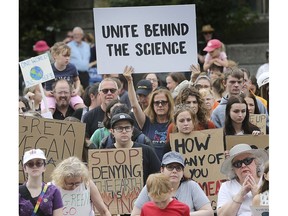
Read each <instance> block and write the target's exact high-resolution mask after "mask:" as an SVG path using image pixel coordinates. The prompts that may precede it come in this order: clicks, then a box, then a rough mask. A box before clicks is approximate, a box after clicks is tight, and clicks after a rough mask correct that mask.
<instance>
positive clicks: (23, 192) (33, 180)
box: [19, 149, 63, 216]
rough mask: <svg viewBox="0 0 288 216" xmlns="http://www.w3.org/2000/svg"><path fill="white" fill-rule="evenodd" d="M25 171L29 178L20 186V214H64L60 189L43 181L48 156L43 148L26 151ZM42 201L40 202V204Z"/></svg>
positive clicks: (57, 215) (24, 158)
mask: <svg viewBox="0 0 288 216" xmlns="http://www.w3.org/2000/svg"><path fill="white" fill-rule="evenodd" d="M23 168H24V172H25V173H26V174H27V176H28V180H27V182H26V183H24V184H23V185H20V186H19V215H20V216H31V215H51V216H62V215H63V212H62V208H63V202H62V198H61V194H60V191H59V190H58V189H57V188H56V187H55V186H54V185H51V184H47V183H46V184H45V183H44V182H43V177H42V175H43V173H44V172H45V170H46V157H45V154H44V152H43V151H42V150H41V149H31V150H29V151H26V152H25V153H24V157H23ZM38 203H40V204H38Z"/></svg>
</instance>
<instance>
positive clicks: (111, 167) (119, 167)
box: [88, 148, 143, 214]
mask: <svg viewBox="0 0 288 216" xmlns="http://www.w3.org/2000/svg"><path fill="white" fill-rule="evenodd" d="M142 160H143V159H142V148H130V149H128V148H119V149H101V150H100V149H98V150H96V149H95V150H94V149H93V150H92V149H91V150H89V153H88V167H89V172H90V174H91V178H92V180H93V181H94V182H95V184H96V185H97V187H98V190H99V192H100V194H101V197H102V199H103V201H104V203H105V204H106V206H107V207H108V209H109V211H110V212H111V214H130V213H131V212H132V209H133V205H134V202H135V200H136V199H137V197H138V195H139V193H140V191H141V190H142V188H143V168H142Z"/></svg>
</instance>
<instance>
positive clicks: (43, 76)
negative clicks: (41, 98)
mask: <svg viewBox="0 0 288 216" xmlns="http://www.w3.org/2000/svg"><path fill="white" fill-rule="evenodd" d="M19 64H20V68H21V71H22V74H23V78H24V82H25V86H26V87H27V88H28V87H31V86H34V85H37V84H39V83H43V82H46V81H48V80H51V79H55V75H54V73H53V70H52V67H51V63H50V60H49V56H48V54H47V53H45V54H42V55H39V56H36V57H32V58H30V59H27V60H24V61H21V62H19Z"/></svg>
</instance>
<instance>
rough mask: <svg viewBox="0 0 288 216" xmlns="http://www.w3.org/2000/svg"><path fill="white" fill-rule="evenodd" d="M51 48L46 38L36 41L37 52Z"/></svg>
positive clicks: (35, 49) (34, 47)
mask: <svg viewBox="0 0 288 216" xmlns="http://www.w3.org/2000/svg"><path fill="white" fill-rule="evenodd" d="M49 49H50V47H49V46H48V45H47V43H46V41H44V40H40V41H37V42H36V43H35V45H34V46H33V50H34V51H35V52H44V51H47V50H49Z"/></svg>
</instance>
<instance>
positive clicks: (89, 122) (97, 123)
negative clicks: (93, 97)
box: [83, 106, 105, 138]
mask: <svg viewBox="0 0 288 216" xmlns="http://www.w3.org/2000/svg"><path fill="white" fill-rule="evenodd" d="M104 116H105V112H104V111H103V110H102V108H101V106H98V107H96V108H94V109H92V110H90V111H88V112H87V113H86V114H85V115H84V118H83V122H84V123H86V135H85V136H86V138H90V137H91V136H92V134H93V133H94V131H95V130H97V129H98V128H102V127H104V125H103V120H104Z"/></svg>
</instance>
